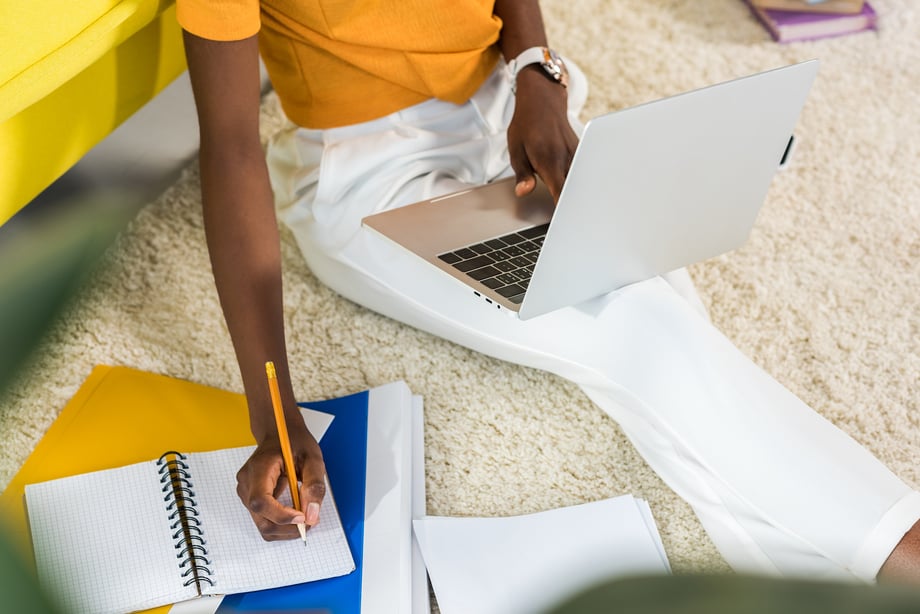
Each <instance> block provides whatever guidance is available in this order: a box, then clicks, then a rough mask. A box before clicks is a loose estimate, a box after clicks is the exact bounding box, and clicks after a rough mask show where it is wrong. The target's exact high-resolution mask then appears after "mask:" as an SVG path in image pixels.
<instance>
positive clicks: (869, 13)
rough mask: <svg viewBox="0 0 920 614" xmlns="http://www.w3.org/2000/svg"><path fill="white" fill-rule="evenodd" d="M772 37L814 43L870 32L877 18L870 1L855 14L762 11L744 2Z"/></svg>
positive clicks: (788, 41)
mask: <svg viewBox="0 0 920 614" xmlns="http://www.w3.org/2000/svg"><path fill="white" fill-rule="evenodd" d="M745 2H747V4H748V6H749V7H750V8H751V11H752V12H753V13H754V15H755V16H756V17H757V18H758V19H759V20H760V21H761V22H762V23H763V25H764V26H765V27H766V28H767V30H768V31H769V32H770V35H771V36H773V38H774V39H775V40H777V41H779V42H781V43H790V42H794V41H803V40H813V39H818V38H826V37H830V36H839V35H841V34H850V33H853V32H861V31H863V30H870V29H872V28H874V27H875V25H876V22H877V19H878V17H877V15H876V13H875V10H874V9H873V8H872V6H870V4H869V3H868V2H866V3H865V4H864V5H863V8H862V11H860V12H859V13H856V14H841V13H808V12H798V11H780V10H775V9H762V8H759V7H757V6H754V5H753V4H752V3H751V2H749V1H748V0H745Z"/></svg>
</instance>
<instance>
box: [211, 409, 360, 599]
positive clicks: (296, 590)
mask: <svg viewBox="0 0 920 614" xmlns="http://www.w3.org/2000/svg"><path fill="white" fill-rule="evenodd" d="M368 398H369V395H368V393H367V392H366V391H365V392H359V393H357V394H352V395H349V396H345V397H340V398H337V399H330V400H328V401H319V402H312V403H301V404H300V405H301V407H306V408H309V409H314V410H316V411H321V412H325V413H327V414H331V415H333V416H335V419H334V420H333V421H332V424H331V425H330V426H329V428H328V430H327V431H326V433H325V435H323V438H322V440H321V441H320V444H319V445H320V448H321V449H322V451H323V459H324V460H325V463H326V474H327V475H328V476H329V484H330V486H331V487H332V490H333V494H334V496H335V503H336V506H337V507H338V511H339V516H340V517H341V519H342V527H343V528H344V529H345V535H346V537H347V539H348V546H349V547H350V548H351V554H352V556H353V557H354V560H355V571H353V572H352V573H350V574H348V575H346V576H340V577H338V578H329V579H328V580H319V581H316V582H308V583H306V584H296V585H294V586H285V587H282V588H275V589H270V590H265V591H256V592H252V593H241V594H238V595H228V596H226V597H224V599H223V600H222V601H221V603H220V607H218V609H217V614H226V613H229V612H260V613H267V612H279V613H280V612H288V613H291V612H300V613H301V614H305V613H307V612H311V613H312V612H328V613H329V614H360V613H361V582H362V570H363V552H364V496H365V485H366V482H367V412H368Z"/></svg>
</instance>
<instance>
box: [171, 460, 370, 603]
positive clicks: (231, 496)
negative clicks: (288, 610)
mask: <svg viewBox="0 0 920 614" xmlns="http://www.w3.org/2000/svg"><path fill="white" fill-rule="evenodd" d="M254 449H255V448H254V447H250V446H247V447H243V448H231V449H227V450H219V451H216V452H202V453H196V454H189V455H188V460H187V462H188V464H189V467H190V470H191V473H192V483H193V487H194V491H195V493H196V495H197V503H198V510H199V512H200V514H201V521H202V527H203V528H204V531H205V536H204V537H205V540H206V541H207V549H208V554H207V557H208V559H209V560H210V561H211V563H212V565H211V570H212V571H213V574H212V576H211V579H212V581H213V582H214V586H213V587H211V586H203V587H202V591H203V592H204V593H213V594H230V593H239V592H245V591H251V590H259V589H265V588H274V587H278V586H287V585H290V584H300V583H302V582H310V581H312V580H321V579H324V578H332V577H336V576H341V575H345V574H347V573H350V572H351V571H353V570H354V569H355V563H354V559H353V558H352V556H351V550H350V549H349V548H348V542H347V540H346V537H345V532H344V530H343V529H342V525H341V521H340V520H339V515H338V512H337V510H336V509H335V504H334V502H333V499H332V496H331V494H330V493H331V491H330V490H328V489H327V495H326V498H325V499H324V501H323V505H322V508H321V510H320V522H319V524H318V525H316V526H315V527H313V528H311V529H310V530H309V531H307V542H306V545H305V544H304V542H303V541H301V540H300V539H293V540H287V541H276V542H266V541H265V540H263V539H262V537H261V535H260V534H259V531H258V529H256V526H255V524H254V523H253V521H252V518H251V516H250V515H249V512H248V511H247V510H246V508H245V507H243V504H242V503H241V502H240V500H239V498H238V497H237V495H236V472H237V471H238V470H239V468H240V467H241V466H242V465H243V463H244V462H245V461H246V459H247V458H249V455H250V454H252V451H253V450H254ZM281 501H282V502H284V503H285V504H286V505H290V497H289V493H288V492H287V491H285V493H284V498H282V499H281Z"/></svg>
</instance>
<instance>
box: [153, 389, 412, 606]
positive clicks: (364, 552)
mask: <svg viewBox="0 0 920 614" xmlns="http://www.w3.org/2000/svg"><path fill="white" fill-rule="evenodd" d="M301 405H302V407H303V408H304V410H303V412H304V419H305V420H306V421H307V424H308V426H310V428H311V432H313V433H314V435H315V436H316V433H318V432H322V433H323V434H322V438H321V439H319V437H318V439H319V442H320V446H321V447H322V449H323V457H324V460H325V462H326V469H327V471H328V473H329V480H330V483H331V484H332V485H333V489H334V493H335V499H336V503H337V504H338V508H339V513H340V515H341V517H342V525H343V526H344V527H345V529H346V533H347V534H348V538H349V544H350V545H351V548H352V555H353V556H354V559H355V561H356V563H357V566H358V569H357V570H356V571H355V572H353V573H352V574H350V575H348V576H342V577H339V578H330V579H328V580H320V581H316V582H310V583H308V584H300V585H295V586H288V587H284V588H279V589H273V590H269V591H260V592H255V593H245V594H239V595H230V596H227V597H224V598H223V599H222V600H212V601H211V602H203V601H201V600H197V601H192V602H185V603H181V604H177V605H176V606H174V607H173V608H172V610H170V613H171V614H212V613H217V614H223V613H226V612H268V611H272V612H274V611H277V612H282V611H287V610H291V609H292V608H296V611H304V610H305V609H307V610H309V609H311V608H313V609H316V610H317V611H325V612H332V613H335V614H359V613H360V614H377V613H380V614H384V613H393V614H395V613H399V612H406V613H409V612H411V613H413V614H427V613H428V612H429V611H430V600H429V595H428V578H427V575H426V572H425V567H424V563H423V561H422V558H421V554H420V552H419V550H418V547H417V546H416V545H415V544H414V543H413V538H412V524H411V523H412V519H413V518H418V517H422V516H424V514H425V490H424V484H425V481H424V473H425V465H424V458H425V457H424V449H423V437H422V433H423V420H422V399H421V397H418V396H413V395H412V394H411V392H410V391H409V388H408V387H407V386H406V385H405V384H404V383H402V382H394V383H392V384H387V385H385V386H381V387H378V388H373V389H371V390H369V391H367V392H362V393H358V394H355V395H350V396H347V397H341V398H337V399H331V400H328V401H321V402H317V403H303V404H301ZM317 414H319V415H327V416H329V418H330V423H329V426H328V428H326V429H325V430H323V429H321V427H319V426H317V425H316V420H317V417H316V416H317ZM314 429H315V430H314ZM362 442H366V446H362V445H361V443H362Z"/></svg>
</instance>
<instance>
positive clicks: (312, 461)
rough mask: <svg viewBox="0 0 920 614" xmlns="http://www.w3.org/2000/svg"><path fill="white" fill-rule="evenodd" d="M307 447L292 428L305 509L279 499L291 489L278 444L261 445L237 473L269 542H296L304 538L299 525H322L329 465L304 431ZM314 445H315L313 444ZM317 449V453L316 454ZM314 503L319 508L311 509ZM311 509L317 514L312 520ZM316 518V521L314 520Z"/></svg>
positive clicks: (241, 492)
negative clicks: (326, 472)
mask: <svg viewBox="0 0 920 614" xmlns="http://www.w3.org/2000/svg"><path fill="white" fill-rule="evenodd" d="M304 433H305V435H306V438H308V439H309V441H308V442H306V445H302V444H300V443H299V442H298V440H300V439H301V438H300V437H298V436H297V434H295V432H294V429H292V433H291V434H292V436H293V437H292V438H293V439H294V441H295V442H298V443H295V444H293V445H292V449H293V450H296V451H295V452H294V458H295V461H294V464H295V467H297V469H298V470H299V477H300V482H301V484H300V488H299V494H300V500H301V501H300V502H301V509H295V508H294V507H289V506H286V505H283V504H282V503H281V502H280V501H279V500H278V497H279V496H281V494H282V493H284V491H286V490H288V488H289V486H288V479H287V475H286V473H285V472H284V461H283V458H282V455H281V450H280V447H279V446H278V445H277V442H263V443H260V444H259V445H258V446H257V447H256V450H255V452H253V454H252V456H251V457H250V458H249V459H248V460H247V461H246V463H245V464H244V465H243V467H242V468H241V469H240V470H239V472H238V473H237V494H238V495H239V497H240V500H241V501H242V502H243V505H245V506H246V508H247V509H248V510H249V513H250V515H251V516H252V519H253V522H254V523H255V525H256V527H257V528H258V529H259V533H260V534H261V535H262V538H263V539H265V540H267V541H276V540H284V539H296V538H298V537H300V533H299V531H298V528H297V524H298V523H299V524H304V525H306V527H305V528H309V527H310V526H313V525H315V524H316V523H317V522H319V518H318V516H316V514H315V512H316V511H318V507H319V505H321V503H322V499H323V496H324V495H325V465H324V463H323V459H322V454H321V452H320V450H319V446H318V445H316V443H315V441H314V440H313V438H312V436H310V434H309V432H308V431H306V429H304ZM310 442H312V445H311V444H310ZM311 449H312V450H315V452H312V451H311ZM311 503H314V504H315V507H312V508H311V506H310V504H311ZM311 510H312V511H313V512H314V513H313V514H312V516H311V517H308V516H310V512H311ZM314 519H315V521H314Z"/></svg>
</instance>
